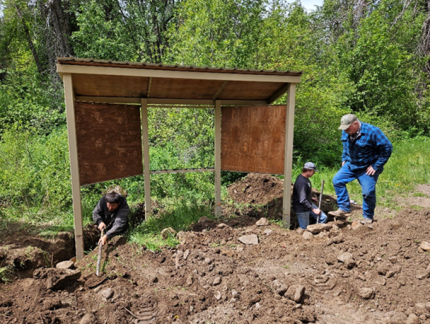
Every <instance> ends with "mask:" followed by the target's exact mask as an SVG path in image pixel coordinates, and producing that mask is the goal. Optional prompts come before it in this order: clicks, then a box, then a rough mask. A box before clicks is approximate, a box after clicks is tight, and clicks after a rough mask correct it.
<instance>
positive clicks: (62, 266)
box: [55, 261, 75, 269]
mask: <svg viewBox="0 0 430 324" xmlns="http://www.w3.org/2000/svg"><path fill="white" fill-rule="evenodd" d="M55 267H56V268H57V269H73V268H74V267H75V264H74V263H73V261H63V262H59V263H57V265H56V266H55Z"/></svg>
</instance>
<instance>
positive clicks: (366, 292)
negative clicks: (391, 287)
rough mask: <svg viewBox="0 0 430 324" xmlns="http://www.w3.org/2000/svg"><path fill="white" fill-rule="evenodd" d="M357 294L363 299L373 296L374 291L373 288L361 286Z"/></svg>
mask: <svg viewBox="0 0 430 324" xmlns="http://www.w3.org/2000/svg"><path fill="white" fill-rule="evenodd" d="M357 294H358V296H360V297H361V298H363V299H370V298H372V297H373V295H374V292H373V289H372V288H360V289H358V292H357Z"/></svg>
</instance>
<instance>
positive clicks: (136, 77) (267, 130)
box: [57, 57, 301, 259]
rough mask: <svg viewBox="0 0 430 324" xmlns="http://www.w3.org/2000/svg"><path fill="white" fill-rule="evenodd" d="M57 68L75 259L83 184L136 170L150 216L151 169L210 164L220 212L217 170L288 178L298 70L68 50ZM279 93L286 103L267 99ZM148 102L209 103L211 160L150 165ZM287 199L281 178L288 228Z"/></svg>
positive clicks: (78, 252) (80, 233) (80, 247)
mask: <svg viewBox="0 0 430 324" xmlns="http://www.w3.org/2000/svg"><path fill="white" fill-rule="evenodd" d="M57 70H58V73H59V74H60V76H61V77H62V79H63V82H64V92H65V101H66V115H67V130H68V137H69V150H70V169H71V178H72V195H73V213H74V222H75V241H76V256H77V258H78V259H82V258H83V255H84V254H83V253H84V243H83V230H82V209H81V191H80V186H82V185H86V184H90V183H96V182H101V181H107V180H112V179H118V178H124V177H129V176H134V175H141V174H143V175H144V185H145V213H146V215H150V213H151V199H150V175H151V173H172V172H196V171H197V172H199V171H211V172H215V215H216V216H219V215H220V212H221V170H226V171H242V172H260V173H270V174H283V175H284V178H285V179H291V170H292V152H293V132H294V104H295V88H296V84H297V83H299V82H300V77H301V72H281V71H274V70H244V69H224V68H210V67H192V66H179V65H174V66H173V65H163V64H147V63H130V62H113V61H100V60H93V59H77V58H72V57H68V58H58V64H57ZM285 93H287V105H286V106H270V105H271V104H272V103H273V102H274V101H275V100H276V99H278V98H280V97H281V96H282V95H284V94H285ZM148 107H175V108H177V107H184V108H190V107H193V108H215V165H214V167H212V168H209V169H199V170H194V169H192V170H152V171H151V170H150V168H149V142H148V114H147V113H148ZM142 152H143V154H142ZM142 157H143V162H142ZM290 206H291V195H290V182H289V181H284V196H283V222H284V226H287V227H289V226H290Z"/></svg>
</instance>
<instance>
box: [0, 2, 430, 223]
mask: <svg viewBox="0 0 430 324" xmlns="http://www.w3.org/2000/svg"><path fill="white" fill-rule="evenodd" d="M0 5H1V6H2V9H3V11H2V16H1V17H0V137H1V142H0V217H2V218H3V220H12V219H14V220H17V219H21V220H25V222H26V223H30V224H31V223H34V222H39V223H40V222H46V223H47V224H50V225H51V227H52V228H57V230H58V229H64V228H69V229H70V228H72V227H73V217H72V215H73V211H72V205H71V202H72V197H71V185H70V169H69V156H68V142H67V130H66V120H65V112H64V110H65V107H64V97H63V88H62V82H61V79H60V78H59V75H58V74H57V73H56V67H55V64H56V58H57V57H66V56H75V57H80V58H94V59H106V60H117V61H131V62H152V63H164V64H181V65H195V66H211V67H228V68H233V67H237V68H250V69H276V70H290V71H302V72H303V76H302V82H301V83H300V84H299V85H298V87H297V97H296V117H295V130H294V132H295V137H294V165H295V170H296V172H295V175H296V174H297V172H298V171H297V170H300V167H301V165H302V163H303V162H304V161H306V160H312V161H314V162H316V163H317V165H318V166H319V168H320V169H322V170H327V174H330V172H329V170H336V169H337V167H338V166H339V165H340V162H341V161H340V156H341V149H342V148H341V143H340V132H339V131H338V130H337V127H338V124H339V120H340V117H341V116H342V115H343V114H345V113H355V114H357V115H358V116H359V118H360V119H361V120H362V121H365V122H370V123H372V124H374V125H376V126H378V127H380V128H381V129H382V130H383V131H384V132H385V133H386V134H387V136H388V137H389V138H390V140H391V141H393V143H395V144H396V145H395V148H396V147H403V148H405V147H407V148H409V150H407V151H406V152H407V153H405V154H408V155H410V153H411V150H412V151H413V150H414V147H415V150H419V151H421V152H423V151H425V150H426V147H427V148H428V147H429V144H430V142H429V141H428V139H429V136H430V123H429V122H430V109H429V105H430V102H429V101H430V92H429V84H430V79H429V77H430V65H429V53H430V1H425V0H325V1H324V3H323V5H322V6H320V7H316V9H315V10H313V11H309V12H308V11H306V10H305V9H304V8H303V6H302V5H301V3H300V1H297V2H294V3H288V2H286V1H282V0H278V1H277V0H132V1H131V0H130V1H126V0H89V1H87V0H86V1H83V0H32V1H23V0H0ZM277 103H278V104H281V103H285V97H284V98H281V99H279V100H278V101H277ZM213 122H214V121H213V110H210V109H207V110H204V109H202V110H197V109H150V110H149V127H150V128H149V137H150V147H151V150H150V157H151V169H172V168H173V169H174V168H191V167H212V166H213V164H214V155H213V140H214V138H213V136H214V134H213ZM415 160H416V159H415ZM408 163H409V162H408ZM393 169H394V168H393ZM420 170H421V169H420ZM427 175H428V172H427ZM242 176H244V174H239V173H227V172H225V173H224V172H223V174H222V184H223V198H224V199H228V198H227V197H226V186H227V185H228V184H229V183H231V182H232V181H234V180H236V179H238V178H239V177H242ZM213 183H214V178H213V174H211V173H199V174H170V175H154V176H152V177H151V188H152V191H151V195H152V198H153V199H154V200H156V201H157V202H158V203H157V204H156V206H158V207H157V208H162V209H163V210H164V211H169V212H170V215H171V216H180V217H182V216H184V215H194V216H193V217H194V218H195V217H199V216H201V215H206V216H209V215H208V213H209V214H210V209H211V208H212V207H213V200H214V198H213V197H214V185H213ZM112 184H119V185H120V186H122V187H123V188H125V189H126V190H127V191H128V194H129V196H128V200H129V202H130V203H131V204H133V205H135V206H137V204H138V203H140V202H143V201H144V198H143V197H144V186H143V178H142V177H139V176H137V177H132V178H128V179H122V180H119V181H115V182H114V181H111V182H106V183H101V184H96V185H90V186H86V187H83V188H82V199H83V211H84V216H85V222H89V221H90V216H91V211H92V209H93V208H94V206H95V203H96V202H97V200H98V199H99V198H100V195H101V192H102V191H103V190H104V189H106V188H107V187H108V186H109V185H112ZM329 186H330V184H329ZM392 186H394V182H393V184H392ZM397 186H398V183H397ZM136 208H137V207H136ZM169 212H168V213H169ZM173 218H175V217H173ZM176 218H177V217H176ZM3 223H5V222H3ZM178 226H179V225H178ZM179 227H180V226H179Z"/></svg>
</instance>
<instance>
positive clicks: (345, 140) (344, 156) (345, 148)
mask: <svg viewBox="0 0 430 324" xmlns="http://www.w3.org/2000/svg"><path fill="white" fill-rule="evenodd" d="M341 140H342V145H343V151H342V162H343V161H346V162H349V150H348V135H346V133H345V132H344V131H342V137H341Z"/></svg>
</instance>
